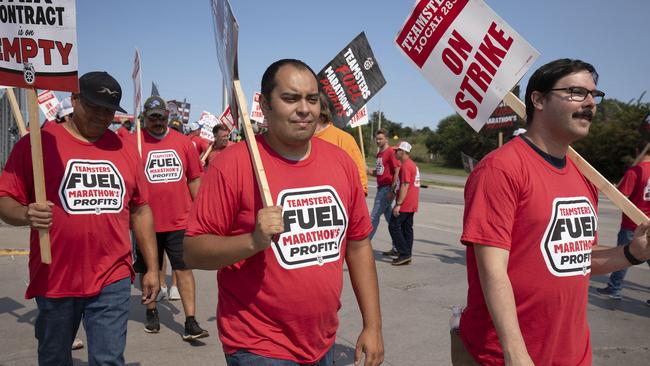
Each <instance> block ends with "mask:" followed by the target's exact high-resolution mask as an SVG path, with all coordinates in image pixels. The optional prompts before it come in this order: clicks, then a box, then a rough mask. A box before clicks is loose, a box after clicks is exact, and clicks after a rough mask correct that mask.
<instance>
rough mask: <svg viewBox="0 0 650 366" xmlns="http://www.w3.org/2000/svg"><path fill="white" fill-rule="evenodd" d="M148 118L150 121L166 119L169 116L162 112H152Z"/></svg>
mask: <svg viewBox="0 0 650 366" xmlns="http://www.w3.org/2000/svg"><path fill="white" fill-rule="evenodd" d="M147 119H148V120H150V121H166V120H167V117H166V116H163V115H162V114H151V115H149V116H147Z"/></svg>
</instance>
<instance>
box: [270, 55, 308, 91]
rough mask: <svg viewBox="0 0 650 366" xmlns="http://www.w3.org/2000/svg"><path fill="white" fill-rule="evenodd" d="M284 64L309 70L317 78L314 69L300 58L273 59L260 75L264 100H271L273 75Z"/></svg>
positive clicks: (273, 86)
mask: <svg viewBox="0 0 650 366" xmlns="http://www.w3.org/2000/svg"><path fill="white" fill-rule="evenodd" d="M284 65H291V66H293V67H295V68H297V69H300V70H309V72H311V74H312V75H314V79H316V80H318V77H317V76H316V73H315V72H314V70H312V69H311V67H309V65H307V64H306V63H304V62H303V61H300V60H296V59H293V58H285V59H282V60H278V61H275V62H274V63H272V64H271V65H269V67H267V68H266V71H264V75H262V87H261V90H262V95H263V96H264V98H266V100H271V92H272V91H273V89H274V88H275V84H276V82H275V75H276V74H277V73H278V70H279V69H280V68H281V67H282V66H284Z"/></svg>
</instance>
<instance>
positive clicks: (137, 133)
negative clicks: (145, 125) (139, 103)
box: [133, 116, 142, 158]
mask: <svg viewBox="0 0 650 366" xmlns="http://www.w3.org/2000/svg"><path fill="white" fill-rule="evenodd" d="M133 121H134V122H135V136H136V139H137V141H138V154H139V155H140V157H141V158H142V134H141V133H140V131H142V129H141V128H140V118H138V116H135V117H134V118H133Z"/></svg>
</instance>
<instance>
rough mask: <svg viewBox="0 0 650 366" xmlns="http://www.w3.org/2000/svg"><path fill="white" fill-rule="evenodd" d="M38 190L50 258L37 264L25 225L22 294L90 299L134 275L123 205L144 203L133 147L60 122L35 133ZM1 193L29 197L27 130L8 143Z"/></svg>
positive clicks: (34, 238) (23, 200)
mask: <svg viewBox="0 0 650 366" xmlns="http://www.w3.org/2000/svg"><path fill="white" fill-rule="evenodd" d="M41 133H42V145H43V166H44V168H45V182H46V185H45V190H46V195H47V199H48V200H49V201H52V202H53V203H54V207H52V227H51V228H50V243H51V253H52V263H51V264H49V265H47V264H43V263H41V259H40V257H41V252H40V246H39V239H38V231H36V230H32V231H31V237H30V253H29V278H30V280H29V286H28V287H27V292H26V294H25V297H26V298H32V297H34V296H45V297H51V298H60V297H90V296H95V295H97V294H98V293H99V292H100V291H101V290H102V288H104V286H106V285H109V284H111V283H113V282H115V281H118V280H121V279H124V278H126V277H129V276H132V275H133V268H132V266H131V262H132V259H131V239H130V236H129V217H130V213H129V209H130V208H132V207H137V206H140V205H143V204H146V203H147V198H148V193H147V187H146V183H145V178H144V175H143V174H142V165H141V162H140V160H139V159H138V152H137V151H136V150H134V149H132V147H131V146H126V144H124V142H123V141H122V140H121V139H120V138H119V137H118V136H117V135H116V134H115V133H113V132H111V131H106V132H105V133H104V135H103V136H102V137H101V138H100V139H99V140H97V141H95V142H93V143H89V142H83V141H80V140H78V139H76V138H75V137H73V136H72V135H71V134H70V133H69V132H68V131H67V130H66V129H65V128H64V127H63V125H60V124H55V125H52V126H49V127H48V128H47V129H45V130H43V131H42V132H41ZM0 196H9V197H12V198H13V199H15V200H16V201H18V202H19V203H20V204H22V205H28V204H30V203H32V202H34V201H35V198H34V182H33V175H32V159H31V154H30V143H29V136H25V137H24V138H22V139H21V140H20V141H18V143H17V144H16V146H15V147H14V149H13V151H12V152H11V155H10V156H9V160H7V164H6V165H5V169H4V171H3V173H2V177H0Z"/></svg>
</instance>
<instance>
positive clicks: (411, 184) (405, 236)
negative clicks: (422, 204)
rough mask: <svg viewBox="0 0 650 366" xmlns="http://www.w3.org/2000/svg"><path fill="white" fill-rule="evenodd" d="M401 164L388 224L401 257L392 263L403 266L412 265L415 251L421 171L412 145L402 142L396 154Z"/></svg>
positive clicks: (394, 244)
mask: <svg viewBox="0 0 650 366" xmlns="http://www.w3.org/2000/svg"><path fill="white" fill-rule="evenodd" d="M395 155H396V156H397V159H399V161H400V162H401V167H400V170H399V182H398V184H397V198H396V199H395V206H393V216H392V217H391V218H390V223H389V224H388V232H390V237H391V238H392V239H393V246H394V247H395V248H396V249H397V251H398V252H399V256H398V257H397V258H395V259H393V262H392V263H391V264H392V265H394V266H401V265H405V264H409V263H411V251H412V250H413V216H415V213H416V212H417V211H418V200H419V199H420V171H419V170H418V167H417V166H416V165H415V163H414V162H413V160H411V144H409V143H408V142H406V141H402V142H400V144H399V145H398V146H397V152H395Z"/></svg>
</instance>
